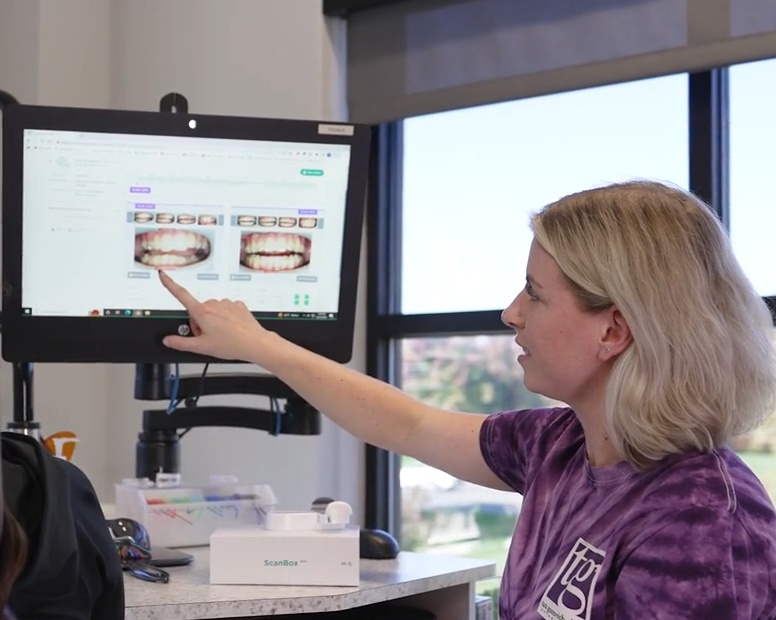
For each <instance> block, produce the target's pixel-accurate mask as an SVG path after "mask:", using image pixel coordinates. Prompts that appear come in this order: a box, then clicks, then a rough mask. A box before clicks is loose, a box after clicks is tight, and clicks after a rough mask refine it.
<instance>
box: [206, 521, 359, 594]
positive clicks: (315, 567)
mask: <svg viewBox="0 0 776 620" xmlns="http://www.w3.org/2000/svg"><path fill="white" fill-rule="evenodd" d="M359 552H360V547H359V529H358V527H353V526H350V527H347V528H345V529H342V530H267V529H264V528H263V527H242V528H233V529H223V530H218V531H216V532H214V533H213V535H212V536H211V537H210V583H211V584H228V585H266V586H275V585H282V586H357V585H358V584H359V579H360V560H359Z"/></svg>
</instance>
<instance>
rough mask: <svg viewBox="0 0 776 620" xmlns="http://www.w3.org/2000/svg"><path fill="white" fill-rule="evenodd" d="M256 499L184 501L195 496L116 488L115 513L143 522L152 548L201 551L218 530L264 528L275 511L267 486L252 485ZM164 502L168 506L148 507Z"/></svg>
mask: <svg viewBox="0 0 776 620" xmlns="http://www.w3.org/2000/svg"><path fill="white" fill-rule="evenodd" d="M251 488H252V489H254V490H256V493H255V495H256V497H255V499H224V500H219V501H195V502H186V501H182V500H184V499H185V498H186V497H188V496H190V495H192V489H189V488H180V487H179V488H169V489H159V488H142V487H136V486H132V485H127V484H117V485H116V513H117V516H119V517H127V518H130V519H135V520H136V521H140V522H141V523H142V524H143V525H145V527H146V529H147V530H148V536H149V538H150V539H151V544H152V545H155V546H157V545H158V546H160V547H198V546H205V545H207V544H209V542H210V535H211V534H212V533H213V532H215V531H216V530H217V529H219V528H224V527H235V526H246V525H263V524H264V523H265V521H266V514H267V513H268V512H269V511H271V510H273V509H274V507H275V502H276V500H275V496H274V494H273V492H272V489H271V488H270V487H269V486H268V485H251ZM160 498H164V499H165V500H167V502H168V503H164V504H149V503H148V500H149V499H150V500H152V501H153V500H158V499H160Z"/></svg>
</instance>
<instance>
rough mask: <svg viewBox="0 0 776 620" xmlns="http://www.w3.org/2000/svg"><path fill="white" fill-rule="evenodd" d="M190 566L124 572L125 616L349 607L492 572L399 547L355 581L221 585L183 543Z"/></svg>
mask: <svg viewBox="0 0 776 620" xmlns="http://www.w3.org/2000/svg"><path fill="white" fill-rule="evenodd" d="M186 551H187V552H189V553H192V555H194V562H193V563H192V564H191V566H182V567H176V568H171V569H169V571H170V582H169V583H167V584H157V583H148V582H145V581H141V580H140V579H137V578H135V577H132V576H131V575H128V574H125V578H124V583H125V584H126V608H127V610H126V620H187V619H190V618H236V617H251V616H270V615H275V614H291V613H310V612H325V611H338V610H343V609H352V608H354V607H361V606H363V605H371V604H372V603H380V602H383V601H388V600H396V599H400V598H404V597H407V596H412V595H415V594H421V593H424V592H431V591H434V590H441V589H443V588H450V587H453V586H458V585H462V584H468V583H472V582H475V581H479V580H481V579H487V578H489V577H493V575H494V574H495V565H494V563H493V562H490V561H485V560H472V559H469V558H460V557H451V556H443V555H435V554H421V553H408V552H402V553H400V554H399V556H398V557H397V558H396V559H395V560H362V561H361V584H360V585H359V586H357V587H314V586H225V585H210V583H209V549H208V548H207V547H201V548H197V549H186Z"/></svg>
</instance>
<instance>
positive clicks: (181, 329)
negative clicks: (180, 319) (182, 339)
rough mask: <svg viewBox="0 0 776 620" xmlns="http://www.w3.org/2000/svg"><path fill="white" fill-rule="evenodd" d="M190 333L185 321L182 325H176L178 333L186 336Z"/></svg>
mask: <svg viewBox="0 0 776 620" xmlns="http://www.w3.org/2000/svg"><path fill="white" fill-rule="evenodd" d="M190 333H191V328H190V327H189V326H188V325H187V324H186V323H183V324H182V325H178V334H179V335H181V336H188V335H189V334H190Z"/></svg>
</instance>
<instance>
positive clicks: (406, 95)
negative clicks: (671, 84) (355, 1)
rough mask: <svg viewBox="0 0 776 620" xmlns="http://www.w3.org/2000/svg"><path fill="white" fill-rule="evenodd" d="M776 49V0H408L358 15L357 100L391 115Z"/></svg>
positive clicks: (370, 116) (353, 106)
mask: <svg viewBox="0 0 776 620" xmlns="http://www.w3.org/2000/svg"><path fill="white" fill-rule="evenodd" d="M772 56H776V1H775V0H408V1H405V2H399V3H396V4H390V5H387V6H383V7H379V8H374V9H370V10H364V11H360V12H357V13H354V14H353V15H351V17H350V18H349V20H348V104H349V109H350V118H351V120H353V121H355V122H368V123H375V122H383V121H390V120H396V119H400V118H406V117H410V116H417V115H421V114H427V113H432V112H439V111H444V110H450V109H458V108H464V107H469V106H474V105H483V104H488V103H495V102H499V101H506V100H511V99H519V98H523V97H531V96H536V95H542V94H549V93H554V92H562V91H568V90H574V89H578V88H586V87H591V86H599V85H603V84H610V83H615V82H624V81H629V80H635V79H640V78H647V77H655V76H658V75H667V74H671V73H681V72H687V71H698V70H703V69H708V68H712V67H716V66H722V65H728V64H736V63H739V62H744V61H748V60H759V59H762V58H768V57H772Z"/></svg>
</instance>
